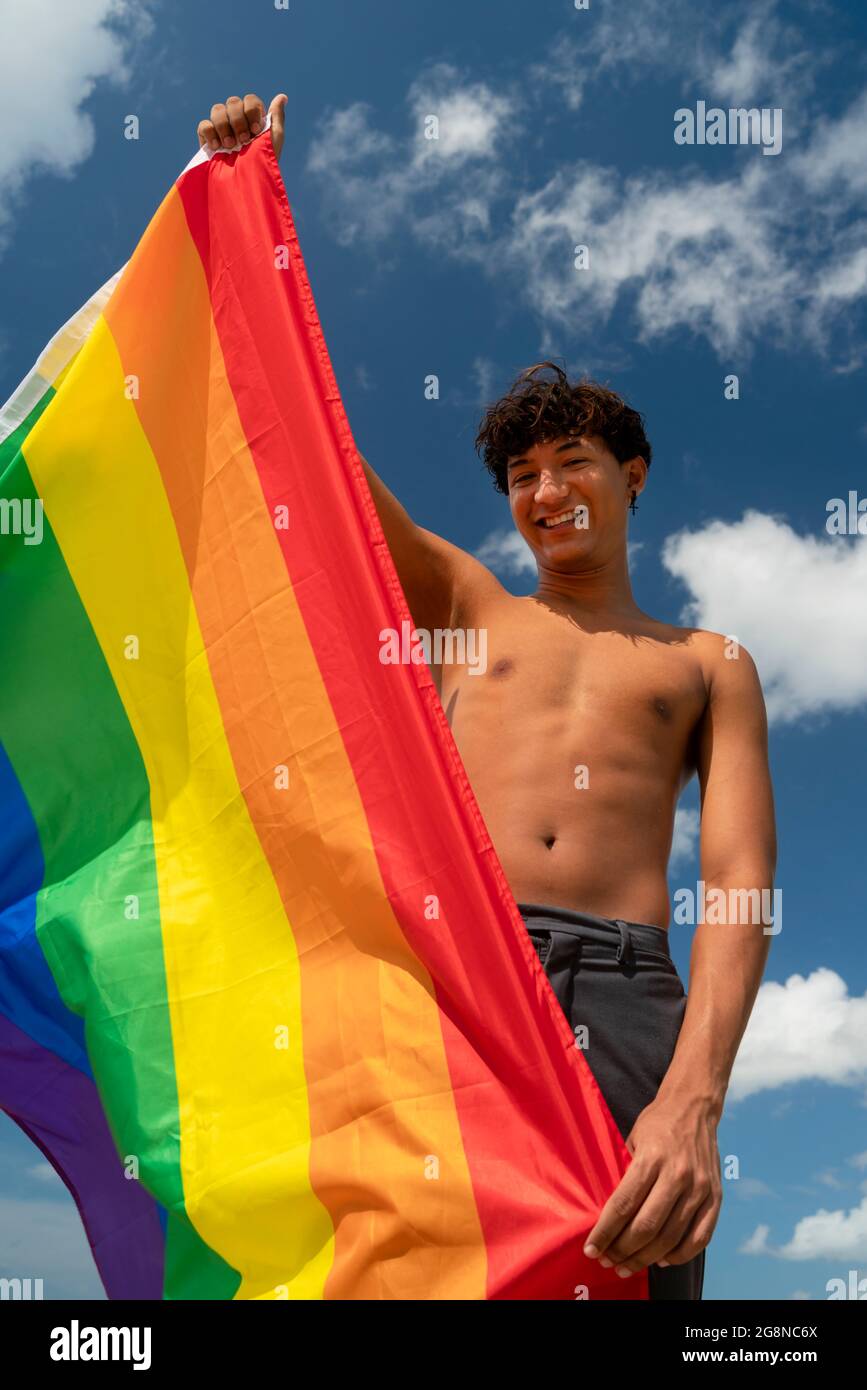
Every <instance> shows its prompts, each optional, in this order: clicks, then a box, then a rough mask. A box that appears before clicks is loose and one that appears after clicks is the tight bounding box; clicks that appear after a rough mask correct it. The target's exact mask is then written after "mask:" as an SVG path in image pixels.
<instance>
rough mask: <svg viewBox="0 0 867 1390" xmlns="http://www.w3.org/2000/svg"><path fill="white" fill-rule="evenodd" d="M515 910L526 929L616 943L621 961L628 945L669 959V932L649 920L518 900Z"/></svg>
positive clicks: (585, 939) (584, 939)
mask: <svg viewBox="0 0 867 1390" xmlns="http://www.w3.org/2000/svg"><path fill="white" fill-rule="evenodd" d="M518 911H519V912H520V914H521V916H522V917H523V919H524V924H525V926H526V927H527V930H528V931H556V932H563V933H565V934H566V935H567V936H577V937H580V938H581V940H582V941H604V942H615V941H616V942H617V943H618V947H617V959H618V961H619V960H621V959H622V958H623V957H624V956H625V955H626V954H627V953H628V950H629V946H630V944H631V945H632V946H633V947H637V948H638V949H642V948H643V949H644V950H646V951H655V952H656V953H657V954H661V955H665V956H668V957H669V959H670V958H671V946H670V944H669V939H668V932H667V931H665V929H664V928H663V927H654V926H651V925H650V923H648V922H626V921H624V920H623V918H621V917H596V916H594V915H593V913H590V912H574V911H573V910H572V909H571V908H567V907H550V906H548V907H546V906H545V905H544V904H541V903H518Z"/></svg>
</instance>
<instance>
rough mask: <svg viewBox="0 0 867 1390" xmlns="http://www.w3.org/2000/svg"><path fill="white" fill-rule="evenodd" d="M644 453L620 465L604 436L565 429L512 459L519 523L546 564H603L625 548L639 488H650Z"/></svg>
mask: <svg viewBox="0 0 867 1390" xmlns="http://www.w3.org/2000/svg"><path fill="white" fill-rule="evenodd" d="M646 473H647V467H646V465H645V463H644V460H643V459H641V458H635V459H630V460H629V462H627V463H619V462H618V460H617V459H616V458H615V456H614V454H612V452H611V450H610V449H609V448H608V446H607V444H606V443H605V441H604V440H603V439H602V438H600V436H599V435H592V434H591V435H561V436H560V437H559V438H557V439H553V440H546V441H545V442H544V443H539V444H534V445H532V446H531V447H530V448H529V449H526V450H525V451H524V452H523V453H522V454H520V455H516V456H515V457H513V458H510V459H509V460H508V481H509V503H510V506H511V509H512V518H513V520H514V522H515V525H516V527H517V528H518V530H519V531H520V533H521V535H522V536H523V537H524V539H525V541H526V542H527V544H528V545H529V546H530V548H531V550H532V551H533V553H534V555H535V556H536V560H537V562H538V564H539V568H540V569H545V570H549V571H551V570H553V571H556V572H558V573H561V574H568V573H578V572H580V571H582V570H586V569H591V568H596V567H597V566H598V565H602V564H605V563H606V562H610V561H611V560H613V559H614V558H615V557H616V556H617V555H618V554H620V553H623V552H624V551H625V547H626V530H627V526H626V518H627V509H628V507H629V499H630V496H631V494H632V493H633V492H635V493H636V494H637V493H639V492H641V490H642V488H643V487H644V481H645V476H646Z"/></svg>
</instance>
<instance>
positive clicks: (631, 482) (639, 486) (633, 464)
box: [623, 454, 647, 497]
mask: <svg viewBox="0 0 867 1390" xmlns="http://www.w3.org/2000/svg"><path fill="white" fill-rule="evenodd" d="M623 467H624V469H625V476H626V491H627V492H634V493H635V495H636V497H637V496H638V495H639V494H640V493H642V492H643V491H644V485H645V483H646V482H647V463H646V462H645V460H644V459H643V458H642V457H641V455H640V454H636V456H635V458H633V459H627V460H626V462H625V463H624V465H623Z"/></svg>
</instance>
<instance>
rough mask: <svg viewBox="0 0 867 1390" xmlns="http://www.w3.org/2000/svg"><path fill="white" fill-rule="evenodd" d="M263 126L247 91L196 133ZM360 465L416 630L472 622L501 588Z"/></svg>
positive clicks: (279, 105) (217, 143) (238, 134)
mask: <svg viewBox="0 0 867 1390" xmlns="http://www.w3.org/2000/svg"><path fill="white" fill-rule="evenodd" d="M286 101H287V97H286V95H285V94H284V93H281V94H280V95H279V96H275V97H274V99H273V101H272V102H271V105H270V107H269V108H268V110H269V114H270V116H271V131H270V134H271V139H272V142H273V145H274V152H275V154H276V155H277V158H278V159H279V157H280V154H281V151H282V149H283V139H284V109H285V104H286ZM264 123H265V104H264V102H263V101H262V99H261V97H258V96H256V94H255V92H248V93H247V95H246V96H245V97H243V98H241V97H237V96H232V97H227V99H226V100H225V101H224V102H218V103H217V104H216V105H214V106H212V107H211V111H210V115H209V117H208V118H207V119H205V120H202V121H200V122H199V124H198V126H197V128H196V133H197V135H198V138H199V143H200V145H207V146H208V148H209V149H211V150H219V149H220V148H223V149H230V148H232V147H233V146H234V145H236V144H239V143H240V144H241V145H246V144H249V142H250V141H251V140H252V139H254V138H255V136H256V135H258V134H259V133H260V132H261V131H262V129H263V127H264ZM359 457H361V456H360V455H359ZM361 462H362V464H363V465H364V471H365V474H366V477H367V482H368V485H369V487H370V490H371V493H372V495H373V500H374V503H375V505H376V510H377V513H378V515H379V519H380V522H381V523H382V529H383V531H384V533H385V539H386V541H387V543H388V548H389V550H390V551H391V555H392V559H393V560H394V563H395V568H396V569H397V573H398V577H399V579H400V582H401V585H402V587H403V591H404V593H405V595H406V601H407V603H408V604H409V611H410V614H411V615H412V620H413V622H414V623H415V626H416V627H420V628H426V629H427V630H428V631H433V630H434V629H435V628H449V627H454V626H459V625H462V624H465V623H466V622H469V621H471V618H469V617H468V614H469V613H470V612H471V610H472V607H473V602H472V600H473V597H474V596H475V595H476V594H477V593H478V592H479V591H480V589H482V588H486V587H488V586H491V585H497V586H498V587H499V584H498V581H497V580H496V579H495V578H494V576H493V575H492V574H491V573H490V571H489V570H487V569H486V568H485V566H484V565H482V564H481V563H480V562H479V561H478V560H476V559H474V557H473V556H472V555H468V554H467V552H466V551H465V550H461V549H460V547H459V546H456V545H452V544H451V543H450V542H449V541H446V540H443V538H442V537H441V536H437V535H435V534H434V532H432V531H426V530H425V529H424V527H422V526H417V525H416V524H415V522H414V521H413V520H412V518H411V517H410V516H409V515H408V514H407V512H406V511H405V509H404V508H403V507H402V506H401V504H400V503H399V502H398V500H397V498H396V497H394V496H393V494H392V493H391V492H389V490H388V488H387V487H386V486H385V483H384V482H383V481H382V479H381V478H380V477H378V476H377V474H376V473H375V472H374V471H373V469H372V468H371V466H370V464H369V463H368V462H367V460H366V459H364V458H362V459H361Z"/></svg>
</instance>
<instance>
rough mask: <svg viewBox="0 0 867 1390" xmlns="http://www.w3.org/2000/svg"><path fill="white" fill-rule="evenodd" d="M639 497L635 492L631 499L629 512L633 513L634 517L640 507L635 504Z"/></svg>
mask: <svg viewBox="0 0 867 1390" xmlns="http://www.w3.org/2000/svg"><path fill="white" fill-rule="evenodd" d="M637 495H638V494H637V493H635V492H633V493H631V495H630V498H629V510H630V511H631V512H632V515H633V516H634V515H635V513H636V512H637V511H638V507H637V506H636V503H635V498H636V496H637Z"/></svg>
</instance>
